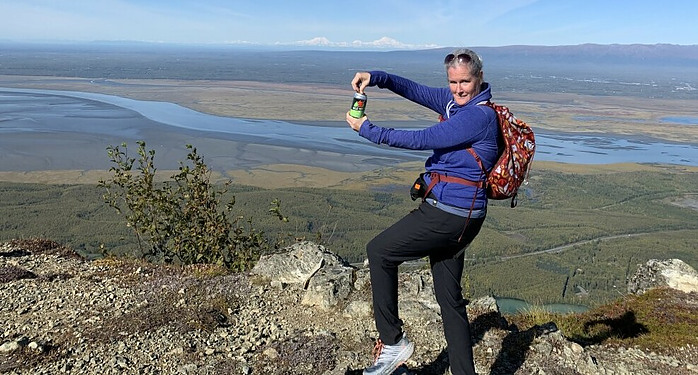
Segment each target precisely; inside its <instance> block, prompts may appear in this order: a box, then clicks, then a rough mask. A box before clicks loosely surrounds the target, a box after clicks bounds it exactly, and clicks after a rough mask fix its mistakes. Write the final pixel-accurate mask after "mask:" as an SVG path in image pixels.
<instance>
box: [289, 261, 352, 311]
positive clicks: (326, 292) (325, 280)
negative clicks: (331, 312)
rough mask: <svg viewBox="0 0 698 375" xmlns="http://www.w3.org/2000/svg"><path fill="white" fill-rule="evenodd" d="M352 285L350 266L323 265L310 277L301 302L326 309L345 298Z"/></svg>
mask: <svg viewBox="0 0 698 375" xmlns="http://www.w3.org/2000/svg"><path fill="white" fill-rule="evenodd" d="M353 285H354V269H353V268H352V267H345V266H334V267H323V268H322V269H320V270H319V271H318V272H317V273H316V274H315V275H314V276H313V277H312V278H311V279H310V282H309V283H308V288H307V290H306V292H305V295H304V296H303V299H302V300H301V303H302V304H304V305H308V306H318V307H321V308H323V309H325V310H327V309H329V308H331V307H333V306H336V305H337V304H338V303H339V301H342V300H344V299H345V298H347V297H348V296H349V294H350V293H351V291H352V290H353Z"/></svg>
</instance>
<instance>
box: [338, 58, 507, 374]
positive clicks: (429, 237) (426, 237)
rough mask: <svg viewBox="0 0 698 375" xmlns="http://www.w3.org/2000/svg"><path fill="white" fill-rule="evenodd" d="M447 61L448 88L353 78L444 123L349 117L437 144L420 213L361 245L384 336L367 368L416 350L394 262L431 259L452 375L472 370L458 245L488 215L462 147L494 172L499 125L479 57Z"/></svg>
mask: <svg viewBox="0 0 698 375" xmlns="http://www.w3.org/2000/svg"><path fill="white" fill-rule="evenodd" d="M444 65H445V68H446V74H447V77H448V86H449V87H448V88H434V87H427V86H424V85H421V84H418V83H416V82H413V81H410V80H408V79H406V78H402V77H399V76H396V75H392V74H388V73H386V72H380V71H373V72H359V73H356V75H355V76H354V79H353V80H352V82H351V84H352V87H353V88H354V90H356V91H357V92H359V93H364V90H365V89H366V87H368V86H378V87H379V88H385V89H388V90H390V91H392V92H394V93H396V94H398V95H400V96H402V97H404V98H406V99H409V100H410V101H412V102H415V103H417V104H420V105H422V106H424V107H427V108H430V109H432V110H433V111H435V112H436V113H438V114H439V115H440V118H441V120H442V121H441V122H439V123H436V124H434V125H432V126H430V127H428V128H426V129H422V130H395V129H389V128H383V127H380V126H377V125H374V124H373V123H371V121H369V119H368V117H366V116H364V117H361V118H358V119H357V118H354V117H351V116H350V115H349V113H347V115H346V119H347V122H348V123H349V126H351V127H352V129H354V130H355V131H357V132H358V133H359V135H360V136H362V137H364V138H366V139H368V140H370V141H372V142H374V143H378V144H387V145H389V146H392V147H399V148H406V149H412V150H433V154H432V155H431V156H430V157H429V158H428V159H427V161H426V163H425V169H426V173H425V174H424V180H425V182H426V184H430V185H431V186H432V188H431V189H430V191H429V192H428V195H427V196H426V197H424V199H423V201H422V203H421V204H420V205H419V207H418V208H417V209H416V210H414V211H412V212H410V213H409V214H407V215H406V216H405V217H404V218H402V219H401V220H399V221H398V222H397V223H395V224H393V225H392V226H391V227H389V228H388V229H386V230H385V231H383V232H382V233H380V234H379V235H378V236H376V237H375V238H374V239H373V240H371V241H370V242H369V243H368V245H367V246H366V250H367V253H368V260H369V269H370V274H371V288H372V292H373V309H374V318H375V321H376V328H377V329H378V332H379V335H380V338H379V340H378V343H377V345H376V352H377V355H376V359H375V363H374V364H373V365H372V366H371V367H368V368H366V369H365V370H364V374H371V375H373V374H391V373H392V372H393V371H394V370H395V369H396V368H397V367H399V366H400V364H401V363H403V362H405V361H406V360H407V359H408V358H409V357H410V355H412V352H413V350H414V344H413V343H412V342H410V341H409V340H408V339H407V336H406V334H405V333H404V332H403V330H402V326H403V322H402V320H400V318H399V315H398V300H397V297H398V283H397V281H398V274H397V273H398V266H399V265H400V264H401V263H403V262H405V261H410V260H415V259H420V258H423V257H427V256H428V257H429V263H430V266H431V272H432V276H433V278H434V291H435V294H436V299H437V301H438V303H439V306H440V307H441V315H442V318H443V324H444V333H445V336H446V342H447V344H448V356H449V362H450V366H451V373H452V374H454V375H462V374H467V375H472V374H475V366H474V362H473V349H472V342H471V337H470V325H469V322H468V317H467V313H466V309H465V306H466V304H467V301H466V300H464V299H463V295H462V290H461V285H460V283H461V277H462V274H463V263H464V257H465V255H464V249H465V248H466V246H468V244H469V243H470V242H471V241H472V240H473V239H474V238H475V236H476V235H477V234H478V232H479V231H480V227H481V226H482V223H483V221H484V220H485V215H486V213H487V195H486V191H485V189H483V188H482V185H479V184H478V183H479V182H480V181H483V180H484V174H483V172H482V169H481V168H480V166H479V164H478V163H477V161H476V160H475V157H474V156H473V155H472V154H471V153H470V152H469V151H467V150H466V148H472V149H473V150H474V151H475V152H476V153H477V155H478V156H479V157H480V159H481V160H482V163H483V165H484V167H485V168H486V169H487V170H489V169H491V168H492V166H493V165H494V163H495V162H496V160H497V155H498V152H497V142H498V141H497V139H498V125H497V118H496V114H495V112H494V110H493V109H492V108H490V107H488V106H486V105H482V104H485V103H486V102H487V101H488V100H489V99H490V98H491V97H492V95H491V94H490V85H489V84H488V83H486V82H484V81H483V71H482V60H481V59H480V57H479V56H478V55H477V54H476V53H475V52H473V51H471V50H469V49H457V50H455V51H453V53H451V54H449V55H447V56H446V58H445V59H444ZM464 180H465V181H464ZM468 182H470V183H468Z"/></svg>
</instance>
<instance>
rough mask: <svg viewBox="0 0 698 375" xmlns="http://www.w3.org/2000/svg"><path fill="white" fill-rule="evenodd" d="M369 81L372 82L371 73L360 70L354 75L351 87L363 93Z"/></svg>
mask: <svg viewBox="0 0 698 375" xmlns="http://www.w3.org/2000/svg"><path fill="white" fill-rule="evenodd" d="M369 82H371V73H369V72H358V73H356V74H355V75H354V79H352V80H351V87H352V88H353V89H354V91H356V92H358V93H359V94H363V93H364V90H365V89H366V87H368V83H369Z"/></svg>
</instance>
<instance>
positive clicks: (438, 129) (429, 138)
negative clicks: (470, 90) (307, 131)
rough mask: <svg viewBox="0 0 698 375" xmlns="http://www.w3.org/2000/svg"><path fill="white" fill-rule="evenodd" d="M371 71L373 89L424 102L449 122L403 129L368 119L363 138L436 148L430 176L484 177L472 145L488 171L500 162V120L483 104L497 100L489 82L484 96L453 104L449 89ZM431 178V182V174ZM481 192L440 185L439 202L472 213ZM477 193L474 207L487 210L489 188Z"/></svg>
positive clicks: (361, 132)
mask: <svg viewBox="0 0 698 375" xmlns="http://www.w3.org/2000/svg"><path fill="white" fill-rule="evenodd" d="M370 73H371V81H370V82H369V86H378V87H380V88H385V89H388V90H390V91H392V92H394V93H396V94H398V95H400V96H402V97H404V98H406V99H408V100H410V101H412V102H415V103H417V104H421V105H422V106H424V107H426V108H429V109H431V110H433V111H434V112H436V113H438V114H439V115H442V116H443V118H444V119H445V121H441V122H438V123H435V124H434V125H431V126H429V127H428V128H425V129H421V130H397V129H392V128H384V127H381V126H377V125H374V124H372V123H371V122H370V121H369V120H366V121H365V122H364V123H363V124H362V125H361V129H360V130H359V135H361V136H362V137H364V138H366V139H368V140H370V141H371V142H374V143H377V144H386V145H389V146H392V147H399V148H405V149H410V150H434V153H433V154H432V155H431V156H430V157H429V158H428V159H427V161H426V163H425V169H426V171H427V172H439V173H441V174H445V175H449V176H457V177H461V178H465V179H468V180H471V181H479V180H482V179H483V178H484V176H483V175H482V172H481V169H480V167H479V166H478V164H477V162H476V161H475V158H474V157H473V156H472V155H471V154H470V153H469V152H468V151H466V150H465V149H466V148H467V147H472V148H473V149H474V150H475V152H477V154H478V155H479V156H480V159H482V162H483V164H484V166H485V168H486V169H487V170H488V171H489V170H490V169H491V168H492V166H493V165H494V163H495V162H496V161H497V138H498V132H499V130H498V125H497V116H496V114H495V112H494V110H493V109H492V108H490V107H488V106H485V105H477V104H478V103H481V102H484V101H487V100H489V99H490V98H491V97H492V94H491V93H490V85H489V83H483V86H482V91H481V92H480V94H478V95H477V96H476V97H475V98H473V99H472V100H470V101H469V102H468V103H466V104H465V105H462V106H461V105H458V104H456V103H455V102H454V101H453V94H452V93H451V90H450V89H449V88H447V87H446V88H435V87H428V86H425V85H421V84H419V83H416V82H414V81H411V80H409V79H406V78H403V77H400V76H396V75H393V74H388V73H386V72H382V71H372V72H370ZM425 179H426V180H427V181H426V182H427V183H428V182H429V179H428V177H427V176H425ZM475 190H476V188H475V187H472V186H467V185H462V184H458V183H445V182H440V183H438V184H437V185H436V186H434V188H433V190H432V192H433V194H434V196H435V197H436V200H438V201H439V202H442V203H445V204H447V205H450V206H455V207H461V208H467V209H469V208H470V206H471V204H472V202H473V194H475ZM477 190H478V191H477V198H476V201H475V206H474V209H482V208H485V207H486V206H487V194H486V193H485V191H484V190H483V189H477Z"/></svg>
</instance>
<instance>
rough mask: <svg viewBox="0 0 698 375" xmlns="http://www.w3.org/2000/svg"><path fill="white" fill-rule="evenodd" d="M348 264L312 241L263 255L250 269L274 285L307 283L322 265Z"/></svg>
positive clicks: (304, 284)
mask: <svg viewBox="0 0 698 375" xmlns="http://www.w3.org/2000/svg"><path fill="white" fill-rule="evenodd" d="M334 266H348V264H346V262H345V261H344V260H343V259H342V258H340V257H339V256H337V255H335V254H333V253H330V252H328V251H326V250H325V247H324V246H322V245H317V244H314V243H312V242H307V241H306V242H300V243H296V244H293V245H291V246H289V247H287V248H285V249H283V251H282V252H281V253H277V254H272V255H268V256H263V257H262V258H261V259H260V260H259V261H258V262H257V264H256V265H255V266H254V268H253V269H252V272H251V273H252V274H253V275H258V276H262V277H264V278H267V279H270V281H271V282H273V283H275V285H279V283H282V284H302V285H303V287H305V286H307V285H308V281H309V280H310V278H311V277H312V276H313V275H314V274H315V273H316V272H317V271H318V270H319V269H320V268H322V267H334Z"/></svg>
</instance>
